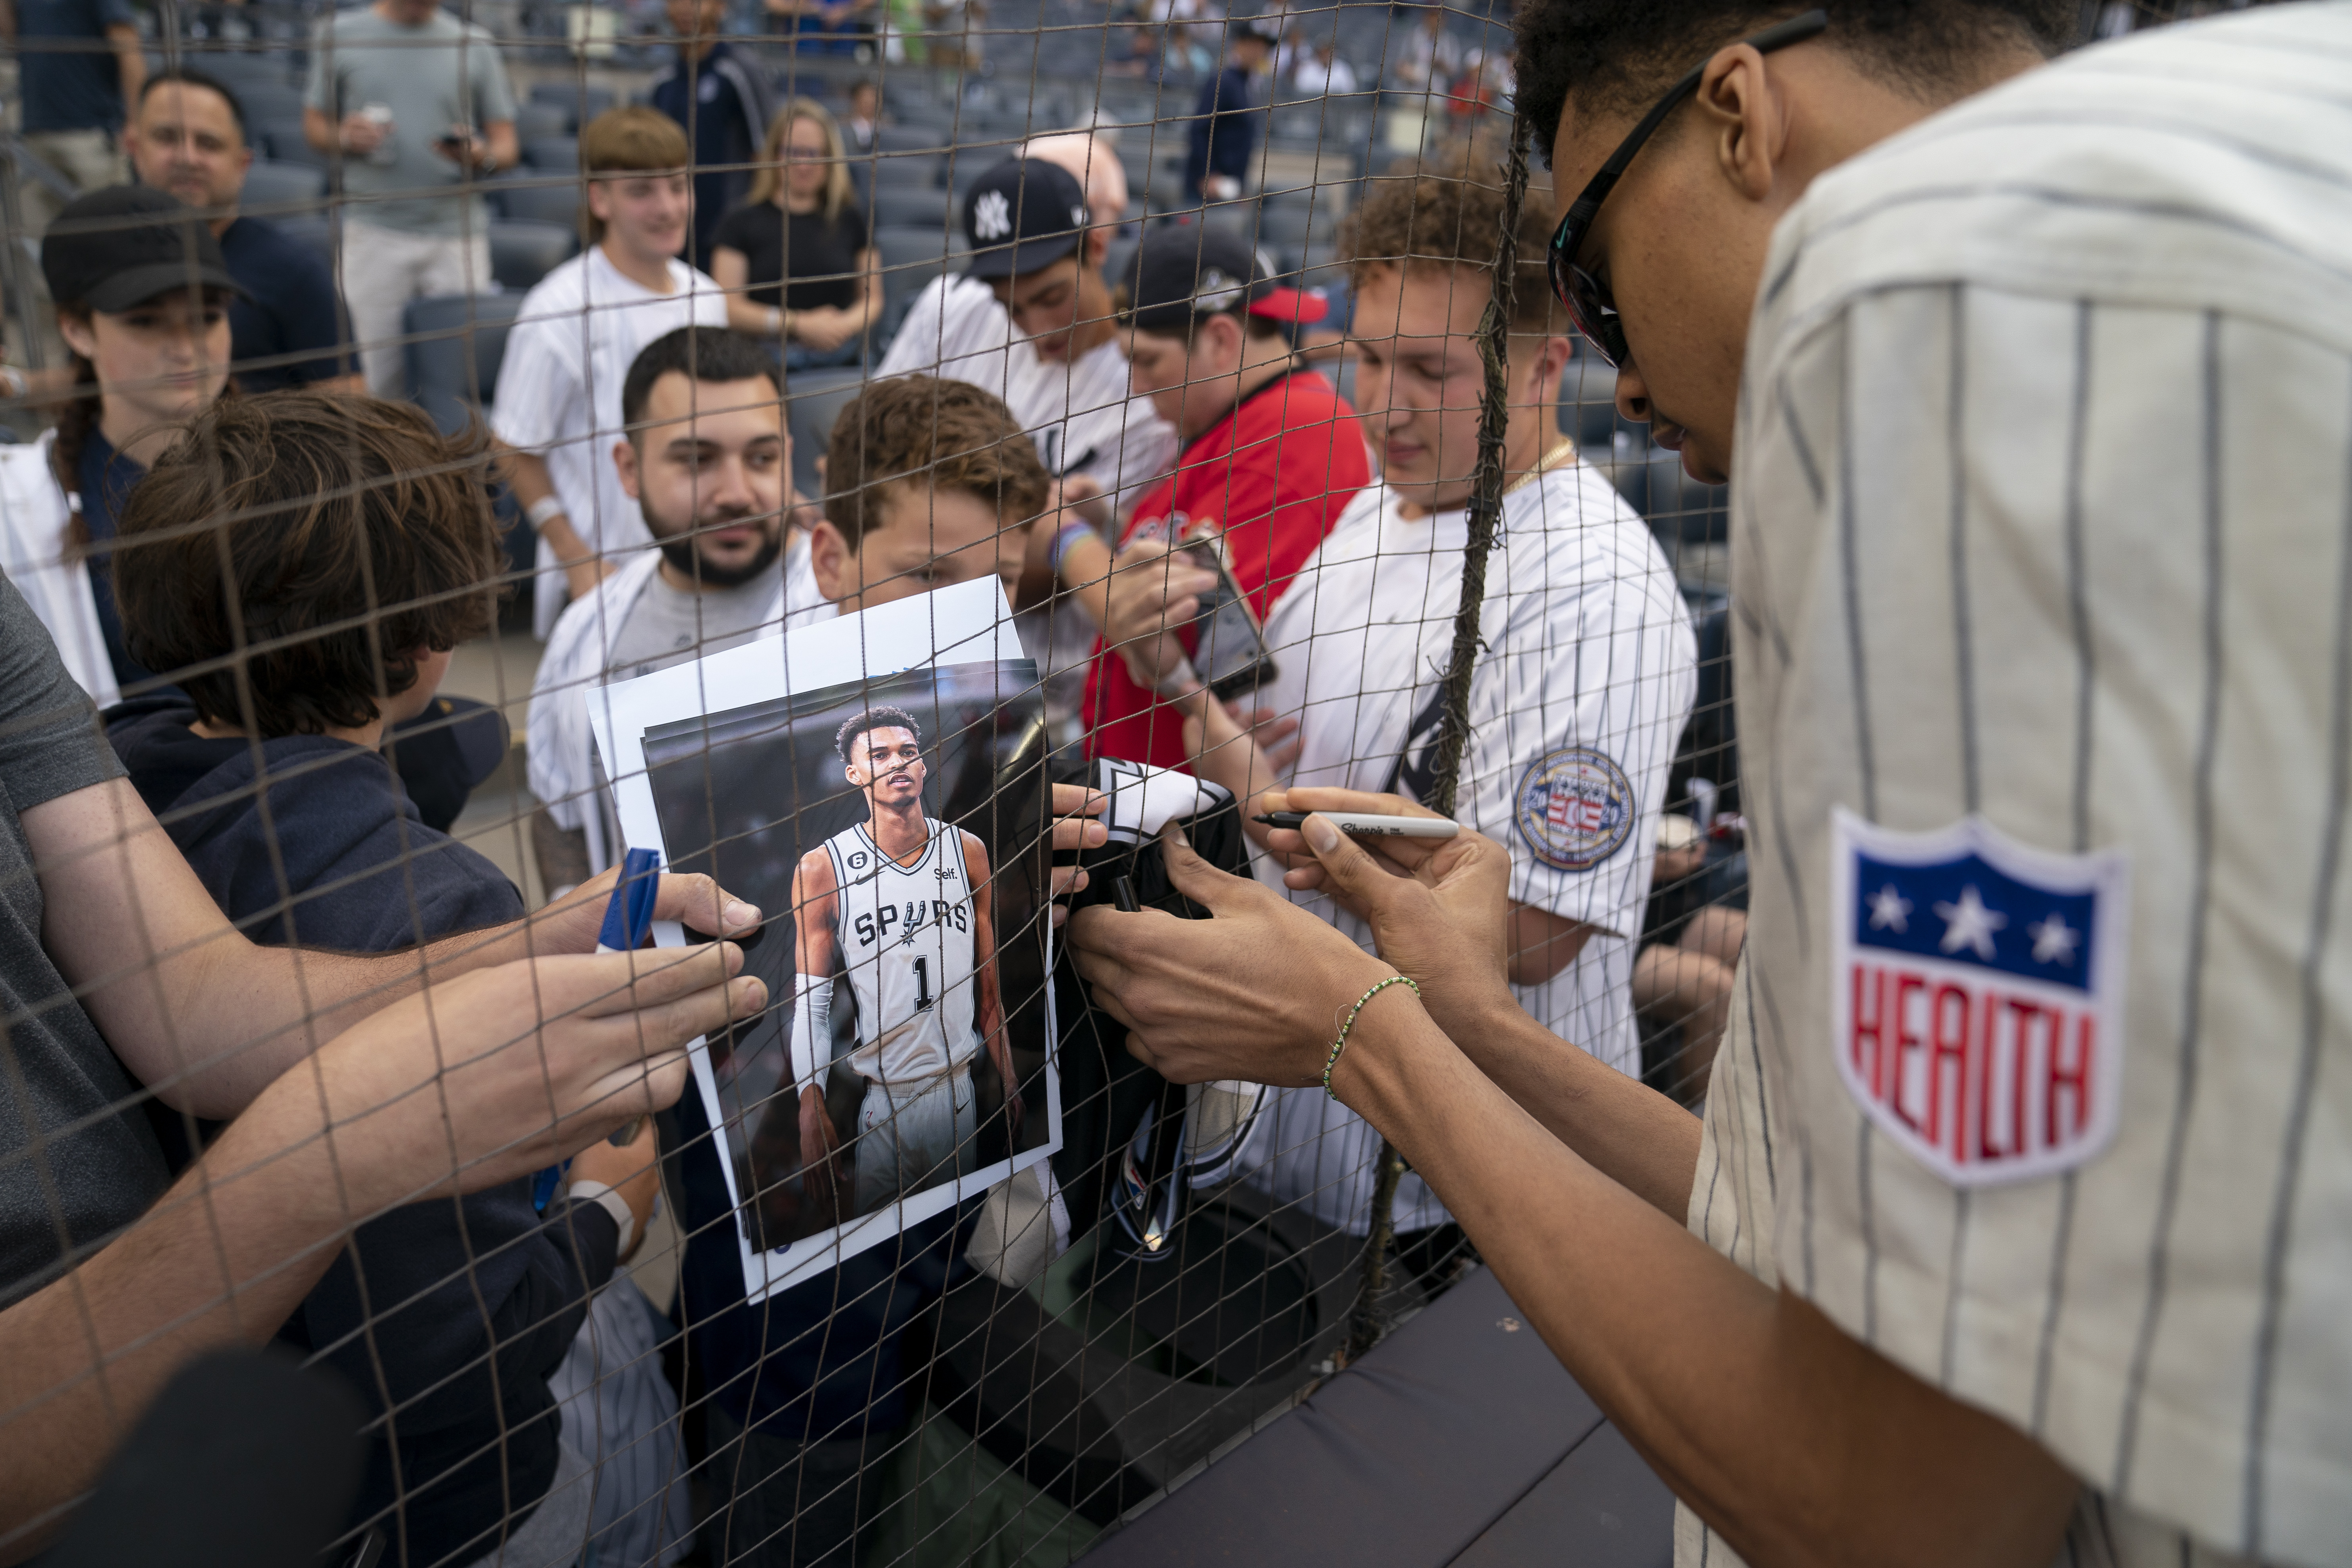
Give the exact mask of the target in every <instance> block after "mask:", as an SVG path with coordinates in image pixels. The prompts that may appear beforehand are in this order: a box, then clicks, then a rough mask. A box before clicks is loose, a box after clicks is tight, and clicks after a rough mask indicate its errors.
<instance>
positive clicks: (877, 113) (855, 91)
mask: <svg viewBox="0 0 2352 1568" xmlns="http://www.w3.org/2000/svg"><path fill="white" fill-rule="evenodd" d="M881 128H882V89H880V88H878V87H877V86H875V85H874V84H873V82H871V81H856V82H852V83H851V84H850V86H849V112H848V114H846V115H845V116H844V117H843V119H842V121H841V131H842V134H843V135H844V136H845V138H847V140H848V143H849V145H850V146H851V147H852V148H854V149H855V150H856V151H857V152H860V153H871V152H873V151H874V133H875V132H877V131H879V130H881ZM771 156H772V154H771Z"/></svg>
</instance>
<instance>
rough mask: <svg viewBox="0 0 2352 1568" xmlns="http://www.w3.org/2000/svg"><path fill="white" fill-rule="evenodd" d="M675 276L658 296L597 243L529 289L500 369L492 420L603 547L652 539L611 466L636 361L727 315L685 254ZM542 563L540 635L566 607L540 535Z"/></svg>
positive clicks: (585, 533) (583, 533)
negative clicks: (537, 464)
mask: <svg viewBox="0 0 2352 1568" xmlns="http://www.w3.org/2000/svg"><path fill="white" fill-rule="evenodd" d="M669 275H670V287H671V292H669V293H667V294H656V293H654V292H653V291H652V290H651V289H646V288H645V287H644V286H643V285H641V284H638V283H635V282H633V281H631V280H630V279H626V278H625V277H623V276H622V275H621V272H620V269H619V268H616V267H614V265H613V263H612V260H611V259H610V258H608V257H606V256H605V254H604V247H603V246H601V245H599V246H593V247H590V248H589V250H588V251H587V252H586V254H584V255H581V256H575V257H573V258H572V259H571V260H569V261H567V262H565V263H564V264H563V265H562V266H561V267H559V268H556V269H555V270H554V271H552V272H550V273H549V274H548V275H547V276H546V277H544V278H542V279H540V280H539V283H538V285H537V286H536V287H534V288H533V289H531V291H530V293H528V294H526V295H524V296H523V300H522V310H521V313H520V315H519V316H518V317H517V318H516V320H515V324H514V330H513V331H511V332H510V333H509V334H508V337H507V349H506V357H505V359H504V360H503V361H501V362H500V363H499V395H498V406H497V408H496V409H495V410H494V411H493V412H492V414H491V416H490V425H491V427H492V428H493V429H495V430H496V431H497V432H498V436H499V439H500V440H501V441H504V442H505V443H506V444H507V445H508V446H509V447H514V448H515V449H516V450H518V451H522V452H529V453H530V454H532V455H533V456H535V457H537V458H541V459H543V460H544V461H545V462H546V464H547V474H548V478H549V479H551V481H552V482H553V483H554V486H555V494H556V497H557V499H559V500H562V502H563V510H564V514H565V515H566V516H567V517H568V518H570V519H571V521H572V531H573V532H575V533H577V534H578V535H579V536H580V540H581V542H582V543H583V544H585V545H587V546H588V548H590V549H591V550H593V551H597V552H600V553H611V552H619V551H622V550H626V549H628V548H630V547H632V546H634V545H640V544H646V543H648V542H651V541H652V538H653V535H652V533H651V532H650V531H647V529H646V521H645V518H644V516H643V515H642V514H641V513H639V511H638V510H637V503H636V502H635V501H633V500H630V499H629V497H628V492H627V491H625V490H624V489H621V477H620V473H619V471H618V470H617V469H615V468H614V466H613V447H614V444H615V443H616V442H618V441H619V440H620V439H621V437H622V422H621V385H622V383H624V382H625V381H626V380H627V379H628V374H629V367H630V366H631V365H632V364H634V363H636V358H637V355H638V353H640V352H642V351H643V350H644V348H645V346H646V344H647V343H649V342H653V341H654V340H655V339H656V338H658V337H662V336H664V335H666V334H667V333H669V332H673V331H677V329H678V328H680V327H684V326H702V327H724V326H725V325H726V324H727V297H726V296H725V295H724V294H721V293H720V292H719V285H718V284H716V283H714V282H712V281H711V280H710V279H709V278H707V277H705V276H703V275H702V274H701V273H699V272H698V271H696V270H695V269H694V268H691V267H688V265H687V264H686V263H685V262H683V261H672V262H671V263H670V264H669ZM539 570H540V574H541V575H540V578H539V588H538V595H537V599H536V602H535V604H534V605H533V606H532V617H531V618H532V622H533V625H532V631H533V633H534V634H535V635H536V636H538V637H541V638H544V637H546V636H547V634H548V633H549V631H550V630H551V629H552V628H553V626H554V625H555V616H556V614H557V612H558V611H560V610H561V609H562V607H563V577H562V573H561V572H560V571H559V570H557V569H556V563H555V552H553V551H552V550H551V549H550V548H549V547H548V545H547V543H546V542H545V541H543V540H542V541H541V542H540V546H539Z"/></svg>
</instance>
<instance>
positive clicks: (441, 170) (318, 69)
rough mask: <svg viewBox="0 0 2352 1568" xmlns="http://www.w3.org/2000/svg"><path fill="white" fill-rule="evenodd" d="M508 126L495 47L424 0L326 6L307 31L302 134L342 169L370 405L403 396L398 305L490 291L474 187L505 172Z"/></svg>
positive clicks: (356, 331) (349, 267)
mask: <svg viewBox="0 0 2352 1568" xmlns="http://www.w3.org/2000/svg"><path fill="white" fill-rule="evenodd" d="M514 119H515V102H514V89H512V88H511V87H509V85H508V83H507V72H506V67H505V66H503V65H501V64H499V47H498V41H497V40H496V39H495V38H493V37H490V34H489V32H488V29H487V28H484V27H480V26H476V25H475V24H473V23H471V22H460V21H459V20H457V18H456V17H455V16H449V15H447V14H446V13H445V12H443V11H442V10H441V9H440V8H439V7H438V6H437V5H436V4H435V3H434V0H375V4H374V5H371V6H369V7H368V8H367V9H365V10H358V11H339V12H334V13H331V14H330V15H329V16H326V17H325V18H324V19H323V20H321V21H320V23H319V25H318V28H317V30H316V32H314V33H313V34H312V36H311V39H310V89H309V90H308V91H307V92H306V93H305V95H304V101H303V106H302V134H303V136H304V137H305V138H306V139H307V140H308V141H309V142H310V145H311V146H313V147H315V148H317V149H318V150H319V151H320V152H321V153H331V154H337V155H340V158H341V164H342V175H343V195H344V196H345V198H346V201H347V204H348V205H345V206H344V208H343V237H342V251H341V257H342V269H343V270H342V286H343V300H344V301H345V302H346V303H347V304H348V305H349V306H350V308H351V313H352V336H353V337H354V338H355V339H357V340H358V342H359V346H360V363H361V365H362V367H363V368H364V371H365V373H366V375H367V384H368V386H369V388H370V390H372V391H373V392H374V393H375V395H377V396H379V397H397V396H398V395H400V393H401V384H402V380H403V376H402V368H401V367H402V352H403V351H402V347H401V343H400V332H401V322H402V317H403V313H404V310H406V309H407V305H408V301H409V300H414V299H416V298H418V297H420V296H423V295H426V294H475V293H487V292H488V291H489V290H490V289H494V288H495V287H497V285H496V284H495V283H494V282H493V281H492V280H491V278H490V241H489V222H490V215H489V208H488V205H485V204H484V202H483V200H482V198H481V196H480V195H479V194H478V193H477V192H475V191H474V190H472V189H471V185H472V183H473V182H475V181H478V180H480V179H483V178H484V177H486V176H488V175H489V174H495V173H497V172H498V171H499V170H500V169H507V168H511V167H513V166H514V163H515V162H516V160H517V158H518V157H519V156H520V152H519V149H518V147H517V144H516V142H515V126H514ZM444 187H446V188H449V189H450V190H451V193H452V194H449V195H417V194H416V193H417V192H420V191H425V192H430V191H433V190H436V189H438V188H444Z"/></svg>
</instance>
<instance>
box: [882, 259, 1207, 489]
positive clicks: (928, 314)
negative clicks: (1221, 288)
mask: <svg viewBox="0 0 2352 1568" xmlns="http://www.w3.org/2000/svg"><path fill="white" fill-rule="evenodd" d="M918 371H919V372H922V373H924V374H930V375H936V376H940V377H941V378H943V379H945V380H948V381H962V382H969V383H971V384H972V385H974V386H978V387H982V388H985V389H986V390H987V391H990V392H992V393H994V394H996V395H997V396H999V397H1001V398H1003V399H1004V405H1005V406H1006V407H1007V408H1009V409H1011V410H1012V411H1013V418H1015V419H1017V420H1019V421H1020V422H1021V427H1022V428H1023V429H1024V430H1026V431H1028V432H1029V434H1030V435H1031V436H1032V437H1034V438H1035V440H1036V442H1037V453H1038V456H1039V457H1040V458H1044V459H1045V471H1046V472H1047V473H1049V474H1052V475H1055V477H1057V478H1058V477H1061V476H1064V475H1067V474H1083V475H1085V476H1086V477H1087V478H1088V479H1094V480H1096V481H1097V483H1099V484H1100V485H1101V486H1102V487H1103V489H1105V490H1106V491H1107V492H1108V493H1110V494H1112V495H1114V496H1117V497H1118V505H1119V506H1120V507H1121V508H1124V507H1126V506H1127V505H1129V503H1131V502H1132V501H1133V500H1135V499H1136V497H1137V495H1138V494H1139V492H1140V491H1141V490H1142V489H1144V488H1145V487H1146V486H1149V485H1151V484H1154V483H1156V482H1157V481H1158V480H1159V479H1160V477H1161V476H1162V475H1164V474H1166V473H1167V472H1168V470H1169V469H1171V468H1174V467H1175V466H1176V449H1177V445H1178V443H1177V440H1176V431H1175V428H1174V426H1171V425H1170V424H1169V423H1168V421H1166V420H1165V419H1162V418H1160V416H1159V414H1158V413H1157V412H1156V411H1155V410H1154V409H1153V408H1152V406H1151V402H1150V399H1149V398H1142V397H1138V398H1133V399H1130V398H1129V396H1128V383H1127V356H1126V355H1125V354H1124V353H1120V352H1119V347H1118V342H1117V340H1116V339H1114V340H1113V341H1111V342H1107V343H1102V344H1099V345H1097V347H1096V348H1095V349H1094V350H1093V351H1092V352H1091V353H1086V354H1082V355H1080V356H1079V357H1078V358H1077V359H1076V361H1074V362H1072V363H1067V364H1065V363H1062V362H1061V361H1059V360H1044V359H1039V358H1038V357H1037V355H1036V353H1034V351H1033V350H1032V349H1031V348H1030V347H1029V340H1028V339H1027V338H1026V337H1024V336H1023V335H1022V334H1020V333H1018V332H1016V331H1013V318H1012V317H1011V316H1009V315H1007V314H1006V313H1005V310H1004V307H1003V306H1002V305H1000V304H998V303H997V302H996V296H995V295H994V294H993V293H992V292H990V291H989V288H988V285H987V284H985V283H982V282H979V281H977V280H976V279H971V278H963V277H952V278H940V279H935V280H934V281H932V282H931V283H929V284H927V285H926V286H925V287H924V289H923V291H922V292H921V293H919V294H918V295H916V296H915V302H914V305H913V306H912V307H911V308H910V309H909V310H908V312H907V319H906V321H905V322H904V323H903V324H902V325H901V326H900V327H899V329H898V337H897V338H896V339H895V340H893V341H892V342H891V344H890V352H889V353H887V354H885V355H884V356H883V357H882V363H881V366H880V368H878V369H877V370H876V371H875V373H874V374H875V376H876V378H877V380H878V379H880V378H881V377H883V376H888V375H906V374H911V373H913V372H918Z"/></svg>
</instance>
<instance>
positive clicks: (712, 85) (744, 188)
mask: <svg viewBox="0 0 2352 1568" xmlns="http://www.w3.org/2000/svg"><path fill="white" fill-rule="evenodd" d="M726 17H727V7H726V5H724V3H723V0H669V25H670V30H671V31H672V32H674V33H676V34H677V59H676V60H675V61H674V62H672V64H671V66H670V68H669V69H667V71H665V72H663V73H662V74H661V75H660V76H658V77H656V78H655V79H654V84H653V87H652V88H651V89H649V91H648V94H647V97H646V101H647V102H648V103H651V104H652V105H653V106H654V107H655V108H656V109H658V110H661V111H662V112H663V113H664V114H667V115H668V116H669V117H670V118H671V119H672V120H675V121H677V123H678V124H679V125H681V126H682V127H684V128H685V130H686V133H687V136H688V139H689V140H690V141H691V142H692V143H693V146H694V251H693V254H692V255H691V256H689V257H688V260H689V261H691V262H693V263H694V265H696V266H698V267H703V266H708V265H709V255H710V241H711V237H712V236H714V235H716V234H717V233H718V232H719V219H721V218H723V217H725V216H727V214H728V211H729V209H730V208H732V207H734V206H736V205H739V204H740V203H741V202H742V200H743V198H744V195H745V193H747V192H749V191H750V190H751V181H752V177H753V173H754V171H753V169H752V167H751V164H752V161H753V160H754V159H755V158H757V157H758V156H759V154H760V146H761V142H763V141H765V140H766V138H767V133H768V123H769V121H772V120H773V119H775V117H776V100H775V89H773V88H772V87H771V86H770V85H769V81H768V73H767V72H766V71H765V70H763V69H761V67H760V65H759V63H758V62H757V61H756V60H752V59H750V58H746V57H744V56H741V55H739V54H737V53H736V52H735V49H734V47H733V46H731V45H730V44H728V43H727V42H726V41H725V40H723V39H722V38H720V37H719V29H720V27H722V26H725V23H726Z"/></svg>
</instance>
